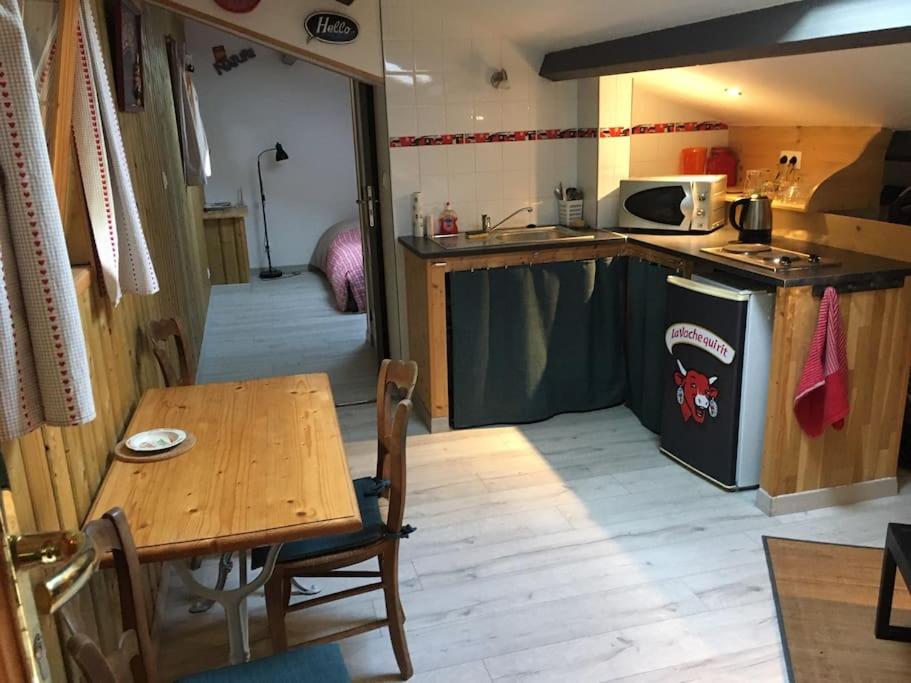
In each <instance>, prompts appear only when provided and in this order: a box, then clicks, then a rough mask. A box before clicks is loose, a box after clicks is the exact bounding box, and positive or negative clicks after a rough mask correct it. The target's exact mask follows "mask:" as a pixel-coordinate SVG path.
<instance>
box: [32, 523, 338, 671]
mask: <svg viewBox="0 0 911 683" xmlns="http://www.w3.org/2000/svg"><path fill="white" fill-rule="evenodd" d="M84 533H85V535H86V536H87V537H88V539H89V540H90V542H91V546H92V547H91V548H90V549H89V552H90V553H94V558H96V559H95V560H94V561H93V560H92V559H91V555H90V556H89V558H88V560H86V558H85V555H83V556H82V559H83V560H86V561H85V562H83V564H82V566H83V567H87V571H89V572H91V571H92V570H93V569H95V568H96V567H97V558H108V559H107V563H108V564H109V565H113V567H114V570H115V573H116V576H117V587H118V591H119V596H120V613H121V619H122V622H123V623H122V626H123V635H122V636H121V637H120V640H119V641H118V647H117V648H116V649H115V650H114V651H112V652H109V653H105V652H103V651H102V649H101V647H100V646H99V645H98V644H97V643H96V642H95V641H94V640H93V639H92V638H90V637H89V636H87V635H86V634H85V633H83V632H82V630H81V627H80V622H81V620H80V619H79V618H78V615H77V614H76V613H75V610H74V609H73V603H72V602H71V599H72V597H73V596H74V595H75V594H77V593H76V589H75V586H76V585H77V584H79V583H82V581H81V580H82V579H84V577H82V576H78V577H77V578H76V579H74V578H73V574H72V571H69V570H71V568H72V566H74V565H71V567H69V568H68V569H67V570H64V572H61V573H60V574H59V575H58V577H54V578H51V579H50V580H49V581H48V582H47V583H45V584H40V585H39V587H38V590H37V591H36V598H37V599H38V602H39V603H42V602H43V604H48V605H52V604H53V607H48V609H47V611H49V612H53V611H56V610H57V608H58V607H60V608H62V609H61V612H62V616H63V623H64V625H65V626H66V628H67V629H68V630H69V631H70V634H71V635H70V636H69V637H68V638H67V639H66V649H67V652H69V654H70V655H71V656H72V658H73V660H74V661H75V662H76V665H77V666H78V667H79V669H80V671H81V672H82V674H83V676H84V677H85V679H86V680H88V681H92V683H120V682H121V681H123V682H124V683H125V682H127V681H134V682H135V683H158V681H159V678H158V671H157V669H156V653H155V649H154V645H153V644H152V639H151V637H150V635H149V618H148V614H147V612H146V603H145V599H144V596H145V587H144V585H143V579H142V573H141V570H140V565H139V557H138V556H137V554H136V546H135V544H134V543H133V535H132V534H131V533H130V527H129V524H127V520H126V516H125V515H124V513H123V510H120V509H119V508H115V509H113V510H110V511H109V512H107V513H105V515H104V516H103V517H102V518H101V519H98V520H95V521H92V522H89V523H88V524H87V525H86V527H85V531H84ZM63 577H66V578H63ZM51 586H55V588H50V587H51ZM65 586H70V587H73V588H74V590H68V589H67V588H66V587H65ZM42 588H43V589H44V591H43V593H42V590H41V589H42ZM42 594H43V595H54V594H58V595H61V600H67V601H68V602H63V604H62V605H56V604H54V599H53V598H48V599H47V600H46V601H42V600H41V597H42ZM282 680H285V681H292V680H293V681H312V682H313V683H317V682H319V683H350V681H351V678H350V677H349V675H348V670H347V669H346V667H345V663H344V660H343V659H342V656H341V651H340V650H339V649H338V646H335V645H321V646H317V647H314V648H299V649H295V650H289V651H288V652H286V653H283V654H281V655H277V656H272V657H267V658H265V659H260V660H256V661H252V662H248V663H246V664H239V665H236V666H229V667H225V668H222V669H216V670H213V671H206V672H203V673H200V674H194V675H192V676H190V677H188V678H184V679H181V681H183V682H184V683H243V682H245V681H249V682H251V683H252V682H253V681H282Z"/></svg>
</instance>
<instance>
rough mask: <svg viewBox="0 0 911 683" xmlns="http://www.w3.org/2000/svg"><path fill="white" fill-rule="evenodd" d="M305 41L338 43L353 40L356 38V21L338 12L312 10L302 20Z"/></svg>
mask: <svg viewBox="0 0 911 683" xmlns="http://www.w3.org/2000/svg"><path fill="white" fill-rule="evenodd" d="M304 28H305V29H306V30H307V35H308V36H309V37H308V38H307V42H308V43H309V42H310V41H311V40H314V39H316V40H318V41H320V42H322V43H333V44H335V45H340V44H344V43H351V42H354V39H355V38H357V34H358V26H357V22H356V21H355V20H354V19H352V18H351V17H349V16H347V15H345V14H340V13H339V12H314V13H313V14H311V15H310V16H308V17H307V18H306V19H305V20H304Z"/></svg>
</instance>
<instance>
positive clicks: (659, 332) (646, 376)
mask: <svg viewBox="0 0 911 683" xmlns="http://www.w3.org/2000/svg"><path fill="white" fill-rule="evenodd" d="M627 268H628V271H629V274H628V279H627V306H626V310H627V318H626V339H627V346H626V353H627V372H628V374H627V384H628V391H627V395H626V405H627V406H628V407H629V409H630V410H632V411H633V413H635V414H636V417H638V418H639V422H641V423H642V425H643V426H644V427H646V428H648V429H650V430H652V431H653V432H655V433H656V434H657V433H659V432H660V431H661V401H662V391H663V387H664V384H663V381H662V376H661V373H662V371H663V362H664V357H665V354H666V353H667V352H666V351H665V349H664V328H665V314H666V300H667V276H668V275H672V274H673V271H672V270H670V269H668V268H665V267H663V266H659V265H657V264H654V263H649V262H648V261H643V260H642V259H638V258H630V259H629V263H628V264H627Z"/></svg>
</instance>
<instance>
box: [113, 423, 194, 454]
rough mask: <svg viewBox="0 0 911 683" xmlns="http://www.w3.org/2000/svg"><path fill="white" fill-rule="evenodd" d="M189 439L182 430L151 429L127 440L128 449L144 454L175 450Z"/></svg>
mask: <svg viewBox="0 0 911 683" xmlns="http://www.w3.org/2000/svg"><path fill="white" fill-rule="evenodd" d="M186 438H187V433H186V432H185V431H183V430H182V429H170V428H161V429H150V430H149V431H147V432H140V433H139V434H134V435H133V436H131V437H130V438H128V439H127V448H129V449H130V450H131V451H139V452H142V453H156V452H158V451H166V450H168V449H169V448H174V446H177V445H178V444H181V443H183V442H184V441H185V440H186Z"/></svg>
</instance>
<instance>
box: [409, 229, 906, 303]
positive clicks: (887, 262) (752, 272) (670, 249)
mask: <svg viewBox="0 0 911 683" xmlns="http://www.w3.org/2000/svg"><path fill="white" fill-rule="evenodd" d="M736 239H737V231H736V230H734V229H733V228H722V229H720V230H716V231H715V232H712V233H709V234H707V235H688V234H677V235H646V234H639V233H626V234H624V233H621V232H620V231H619V230H618V231H617V232H612V231H608V230H596V231H595V237H594V239H592V240H565V241H553V242H540V243H526V244H522V243H510V244H502V245H497V246H491V245H489V244H484V243H480V242H479V243H478V245H477V246H466V247H458V248H454V249H446V248H444V247H441V246H440V245H439V244H437V243H436V242H434V241H433V240H432V239H430V238H427V237H411V236H408V237H399V242H400V243H401V244H402V246H403V247H405V248H406V249H407V250H408V251H410V252H411V253H413V254H414V255H415V256H417V257H418V258H421V259H452V258H455V257H458V256H480V255H485V254H500V253H508V252H530V251H533V252H541V251H543V250H549V249H567V248H572V247H580V246H585V245H604V244H637V245H639V246H642V247H647V248H649V249H652V250H654V251H658V252H663V253H665V254H669V255H671V256H676V257H678V258H683V259H686V260H689V261H694V262H698V263H702V264H710V265H711V266H712V267H713V268H715V269H717V270H721V271H725V272H727V273H731V274H733V275H738V276H740V277H744V278H747V279H749V280H752V281H754V282H758V283H761V284H765V285H769V286H772V287H798V286H803V285H814V286H824V285H849V284H859V285H864V284H865V283H869V282H870V281H871V280H874V279H875V280H876V281H877V283H878V287H879V286H886V285H887V284H891V285H892V286H901V281H902V280H903V279H904V278H905V277H906V276H909V275H911V263H908V262H905V261H893V260H891V259H885V258H881V257H879V256H871V255H870V254H863V253H860V252H856V251H847V250H844V249H835V248H833V247H827V246H824V245H820V244H812V243H810V242H798V241H795V240H788V239H774V238H773V240H772V241H773V244H774V246H777V247H781V248H784V249H791V250H793V251H800V252H804V253H813V254H819V255H820V256H823V257H825V258H829V259H832V260H834V261H838V262H839V265H837V266H834V265H833V266H823V267H820V268H815V269H797V270H793V271H790V272H788V271H772V270H766V269H765V268H760V267H758V266H751V265H749V264H746V263H743V262H739V261H734V260H732V259H728V258H725V257H723V256H718V255H715V254H707V253H705V252H703V251H700V250H701V249H702V248H703V247H720V246H723V245H725V244H727V243H728V242H732V241H735V240H736ZM878 287H877V288H878Z"/></svg>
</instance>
